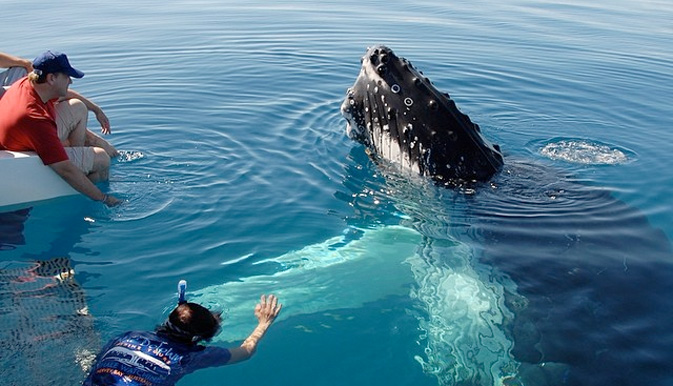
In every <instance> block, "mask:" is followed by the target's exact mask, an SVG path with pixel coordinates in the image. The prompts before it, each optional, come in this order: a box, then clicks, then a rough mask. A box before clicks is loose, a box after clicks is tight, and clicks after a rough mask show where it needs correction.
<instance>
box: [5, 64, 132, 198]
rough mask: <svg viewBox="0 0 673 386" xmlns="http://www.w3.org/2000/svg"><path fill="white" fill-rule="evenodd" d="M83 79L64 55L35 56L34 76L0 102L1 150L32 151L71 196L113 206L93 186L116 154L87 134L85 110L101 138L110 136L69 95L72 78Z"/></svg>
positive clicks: (82, 102) (83, 103)
mask: <svg viewBox="0 0 673 386" xmlns="http://www.w3.org/2000/svg"><path fill="white" fill-rule="evenodd" d="M83 76H84V73H83V72H81V71H79V70H76V69H75V68H73V67H72V66H71V65H70V63H69V61H68V58H67V57H66V55H65V54H62V53H58V52H51V51H47V52H45V53H43V54H42V55H40V56H38V57H37V58H36V59H35V60H34V61H33V72H32V73H30V74H29V75H28V76H27V77H24V78H22V79H21V80H19V81H17V82H16V83H14V84H13V85H12V87H10V88H9V89H8V90H7V91H6V92H5V94H4V95H3V96H2V98H0V150H15V151H26V150H30V151H35V152H36V153H37V154H38V155H39V156H40V158H41V159H42V162H43V163H44V164H45V165H47V166H49V167H51V168H52V169H53V170H54V171H55V172H56V173H57V174H58V175H59V176H61V178H63V179H64V180H65V181H66V182H68V183H69V184H70V185H71V186H72V187H73V188H74V189H75V190H77V191H79V192H81V193H82V194H84V195H86V196H88V197H89V198H91V199H92V200H96V201H102V202H104V203H105V204H106V205H108V206H113V205H117V204H119V203H120V201H119V200H118V199H117V198H115V197H112V196H109V195H107V194H104V193H103V192H101V191H100V189H98V187H96V185H94V183H95V182H99V181H105V180H107V178H108V171H109V168H110V156H113V155H116V153H117V151H116V149H114V147H112V146H111V145H110V144H109V143H107V141H105V140H103V139H102V138H100V137H98V136H96V135H95V134H93V133H91V132H90V131H89V130H87V128H86V122H87V114H88V110H93V111H94V112H95V113H96V118H97V119H98V121H99V122H101V126H102V128H103V133H104V134H107V133H109V132H110V127H109V122H108V120H107V117H106V116H105V114H103V112H102V110H101V109H100V108H99V107H98V106H96V105H95V104H93V103H92V102H90V101H89V100H88V99H86V98H84V97H83V96H81V95H80V94H78V93H76V92H74V91H72V90H69V89H68V87H69V86H70V84H71V83H72V79H71V77H74V78H82V77H83ZM57 122H58V123H57ZM64 145H65V146H66V147H64Z"/></svg>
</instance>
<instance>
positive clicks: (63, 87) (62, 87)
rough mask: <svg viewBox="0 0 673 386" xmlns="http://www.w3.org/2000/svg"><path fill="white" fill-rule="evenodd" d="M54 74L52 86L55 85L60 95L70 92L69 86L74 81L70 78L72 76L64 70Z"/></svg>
mask: <svg viewBox="0 0 673 386" xmlns="http://www.w3.org/2000/svg"><path fill="white" fill-rule="evenodd" d="M53 75H54V77H53V82H52V86H53V87H54V90H55V91H56V92H57V93H58V96H59V97H64V96H65V95H66V94H67V92H68V87H69V86H70V84H71V83H72V79H70V76H69V75H68V74H64V73H62V72H57V73H55V74H53Z"/></svg>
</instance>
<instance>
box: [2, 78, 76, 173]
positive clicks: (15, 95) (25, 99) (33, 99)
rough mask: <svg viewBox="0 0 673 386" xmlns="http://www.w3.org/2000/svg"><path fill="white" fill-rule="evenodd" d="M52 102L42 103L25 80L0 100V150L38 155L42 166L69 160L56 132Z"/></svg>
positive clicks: (18, 82)
mask: <svg viewBox="0 0 673 386" xmlns="http://www.w3.org/2000/svg"><path fill="white" fill-rule="evenodd" d="M54 103H55V100H50V101H48V102H47V103H44V102H42V99H40V96H39V95H38V93H37V91H35V89H34V88H33V85H32V84H31V83H30V81H29V80H28V78H26V77H24V78H23V79H21V80H19V81H17V82H16V83H14V84H13V85H12V87H10V88H9V90H7V92H6V93H5V94H4V95H3V96H2V98H0V150H14V151H26V150H31V151H34V152H36V153H37V155H39V156H40V158H41V159H42V162H43V163H44V164H45V165H51V164H53V163H56V162H61V161H65V160H67V159H68V154H66V152H65V149H64V148H63V145H62V144H61V141H60V140H59V139H58V132H57V129H56V120H55V118H54V117H55V111H54Z"/></svg>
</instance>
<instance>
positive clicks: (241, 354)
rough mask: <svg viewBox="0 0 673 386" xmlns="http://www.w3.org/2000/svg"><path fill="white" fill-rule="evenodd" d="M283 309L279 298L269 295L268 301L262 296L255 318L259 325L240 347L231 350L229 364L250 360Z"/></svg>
mask: <svg viewBox="0 0 673 386" xmlns="http://www.w3.org/2000/svg"><path fill="white" fill-rule="evenodd" d="M282 307H283V305H282V304H279V303H278V298H276V297H275V296H274V295H269V298H268V299H267V298H266V297H265V296H264V295H262V298H261V301H260V302H259V303H258V304H257V306H255V316H256V317H257V320H258V321H259V323H258V324H257V327H255V329H254V330H253V331H252V333H251V334H250V336H248V337H247V338H246V339H245V340H244V341H243V343H241V345H240V346H239V347H236V348H232V349H229V352H230V353H231V359H229V362H228V363H229V364H231V363H236V362H241V361H244V360H246V359H249V358H250V357H251V356H252V355H253V354H254V353H255V350H257V344H258V343H259V341H260V340H261V339H262V338H263V337H264V334H265V333H266V330H268V329H269V326H271V323H273V321H274V320H275V319H276V316H278V313H279V312H280V309H281V308H282Z"/></svg>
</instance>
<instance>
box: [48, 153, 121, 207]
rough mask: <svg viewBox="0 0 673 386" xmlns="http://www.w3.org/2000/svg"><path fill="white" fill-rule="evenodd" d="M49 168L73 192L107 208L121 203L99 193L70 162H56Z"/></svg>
mask: <svg viewBox="0 0 673 386" xmlns="http://www.w3.org/2000/svg"><path fill="white" fill-rule="evenodd" d="M49 167H51V168H52V170H54V171H55V172H56V174H58V175H59V176H61V178H63V179H64V180H65V182H67V183H68V184H70V186H72V187H73V188H74V189H75V190H77V191H78V192H80V193H82V194H83V195H85V196H87V197H89V198H90V199H92V200H94V201H101V202H103V203H105V205H107V206H115V205H117V204H119V203H120V202H121V201H119V200H118V199H117V198H115V197H113V196H108V195H107V194H104V193H103V192H101V191H100V189H98V188H97V187H96V185H94V184H93V182H91V181H90V180H89V179H88V178H87V177H86V175H84V173H82V171H81V170H79V169H78V168H77V166H75V165H74V164H73V163H72V162H70V160H65V161H61V162H56V163H53V164H50V165H49Z"/></svg>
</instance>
